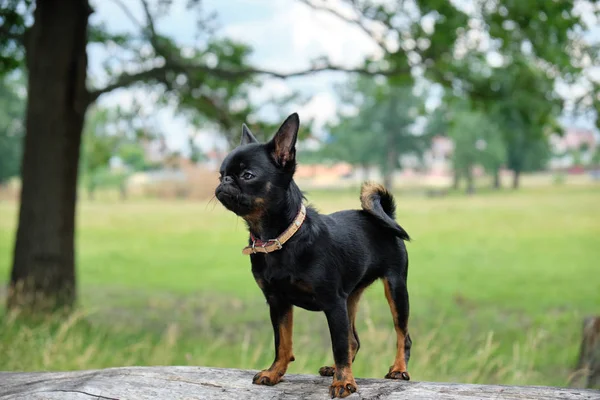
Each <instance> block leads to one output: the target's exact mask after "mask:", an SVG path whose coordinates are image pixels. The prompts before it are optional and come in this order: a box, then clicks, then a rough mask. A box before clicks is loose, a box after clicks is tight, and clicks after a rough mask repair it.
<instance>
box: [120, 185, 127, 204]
mask: <svg viewBox="0 0 600 400" xmlns="http://www.w3.org/2000/svg"><path fill="white" fill-rule="evenodd" d="M119 198H120V199H121V201H125V200H127V184H126V183H125V182H121V183H120V184H119Z"/></svg>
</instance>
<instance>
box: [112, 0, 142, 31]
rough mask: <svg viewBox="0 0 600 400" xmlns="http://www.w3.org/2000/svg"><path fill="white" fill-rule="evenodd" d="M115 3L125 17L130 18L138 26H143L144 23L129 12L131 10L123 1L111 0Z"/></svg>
mask: <svg viewBox="0 0 600 400" xmlns="http://www.w3.org/2000/svg"><path fill="white" fill-rule="evenodd" d="M112 1H113V2H114V3H115V4H116V5H118V6H119V8H120V9H121V10H122V11H123V13H125V15H127V18H129V19H130V20H131V22H133V23H134V24H135V25H137V26H139V27H140V28H144V25H143V24H142V23H141V22H140V21H138V20H137V18H136V17H135V16H134V15H133V13H132V12H131V10H130V9H129V7H127V6H126V5H125V3H123V2H122V1H121V0H112Z"/></svg>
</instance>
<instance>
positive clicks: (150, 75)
mask: <svg viewBox="0 0 600 400" xmlns="http://www.w3.org/2000/svg"><path fill="white" fill-rule="evenodd" d="M167 72H168V70H167V68H166V67H165V66H162V67H157V68H152V69H149V70H146V71H142V72H138V73H135V74H127V73H124V74H122V75H120V76H119V77H118V78H117V79H115V80H114V81H113V82H112V83H109V84H108V85H106V86H105V87H103V88H100V89H95V90H91V91H90V92H89V94H88V104H92V103H93V102H94V101H96V100H97V99H98V97H100V96H101V95H103V94H105V93H108V92H111V91H113V90H115V89H120V88H125V87H128V86H131V85H133V84H135V83H138V82H147V81H153V80H155V81H160V82H165V81H166V77H165V74H166V73H167Z"/></svg>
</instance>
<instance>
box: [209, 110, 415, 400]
mask: <svg viewBox="0 0 600 400" xmlns="http://www.w3.org/2000/svg"><path fill="white" fill-rule="evenodd" d="M299 124H300V121H299V118H298V114H296V113H294V114H292V115H290V116H289V117H288V118H287V119H286V120H285V122H284V123H283V124H282V125H281V127H280V128H279V130H278V131H277V133H276V134H275V136H274V137H273V139H272V140H271V141H270V142H268V143H265V144H261V143H259V142H258V141H257V140H256V139H255V138H254V136H253V135H252V133H251V132H250V130H249V129H248V128H247V127H246V126H245V125H244V126H243V128H242V140H241V145H240V146H239V147H237V148H236V149H234V150H233V151H232V152H231V153H230V154H228V155H227V157H226V158H225V160H224V161H223V164H222V165H221V169H220V173H221V177H220V181H221V182H220V184H219V186H218V187H217V189H216V197H217V199H219V201H220V202H221V203H222V204H223V205H224V206H225V207H226V208H227V209H229V210H231V211H233V212H234V213H235V214H237V215H239V216H240V217H242V218H244V220H245V221H246V222H247V224H248V228H249V231H250V240H249V246H248V247H246V248H245V249H244V250H243V253H244V254H249V255H250V260H251V262H252V274H253V275H254V279H255V280H256V283H257V284H258V286H259V287H260V288H261V289H262V291H263V293H264V295H265V297H266V299H267V303H268V304H269V307H270V312H271V322H272V323H273V331H274V334H275V361H274V362H273V364H272V365H271V367H270V368H269V369H266V370H264V371H261V372H259V373H258V374H256V376H255V377H254V379H253V382H254V383H255V384H258V385H275V384H277V383H278V382H279V381H280V380H281V378H282V377H283V375H284V374H285V372H286V370H287V367H288V364H289V363H290V362H291V361H294V355H293V353H292V323H293V322H292V321H293V306H298V307H302V308H304V309H307V310H311V311H323V312H324V313H325V316H326V317H327V323H328V325H329V330H330V333H331V341H332V347H333V357H334V360H335V366H333V367H322V368H321V369H320V370H319V373H320V374H321V375H322V376H333V383H332V385H331V387H330V394H331V396H332V397H346V396H348V395H350V394H351V393H353V392H355V391H356V390H357V386H356V382H355V381H354V377H353V375H352V368H351V365H352V362H353V361H354V358H355V357H356V353H357V352H358V349H359V348H360V341H359V339H358V335H357V333H356V327H355V319H356V310H357V305H358V301H359V299H360V296H361V294H362V292H363V290H364V289H365V288H366V287H367V286H369V285H370V284H371V283H373V282H374V281H375V280H377V279H381V280H382V281H383V285H384V288H385V295H386V298H387V300H388V303H389V305H390V309H391V311H392V316H393V318H394V326H395V328H396V334H397V352H396V359H395V361H394V364H393V365H392V366H391V367H390V370H389V373H388V374H387V375H386V378H390V379H404V380H409V379H410V377H409V375H408V372H407V370H406V365H407V363H408V360H409V358H410V348H411V344H412V342H411V339H410V336H409V334H408V331H407V324H408V312H409V305H408V291H407V286H406V278H407V272H408V256H407V253H406V247H405V245H404V241H405V240H410V238H409V236H408V234H407V233H406V231H405V230H404V229H402V228H401V227H400V226H399V225H398V224H397V223H396V222H395V220H394V212H395V204H394V199H393V197H392V195H391V194H390V193H389V192H388V191H386V190H385V189H384V188H383V187H382V186H380V185H376V184H368V183H366V184H364V185H363V187H362V190H361V195H360V200H361V204H362V210H346V211H340V212H336V213H333V214H330V215H322V214H319V213H318V212H317V211H316V210H314V209H313V208H311V207H305V206H304V205H303V200H304V196H303V194H302V192H301V191H300V189H299V188H298V186H297V185H296V183H295V182H294V180H293V176H294V171H295V169H296V148H295V144H296V137H297V135H298V128H299Z"/></svg>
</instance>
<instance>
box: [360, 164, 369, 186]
mask: <svg viewBox="0 0 600 400" xmlns="http://www.w3.org/2000/svg"><path fill="white" fill-rule="evenodd" d="M362 169H363V180H364V182H368V181H369V166H368V165H367V164H363V165H362Z"/></svg>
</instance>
